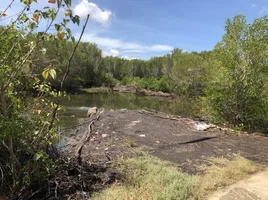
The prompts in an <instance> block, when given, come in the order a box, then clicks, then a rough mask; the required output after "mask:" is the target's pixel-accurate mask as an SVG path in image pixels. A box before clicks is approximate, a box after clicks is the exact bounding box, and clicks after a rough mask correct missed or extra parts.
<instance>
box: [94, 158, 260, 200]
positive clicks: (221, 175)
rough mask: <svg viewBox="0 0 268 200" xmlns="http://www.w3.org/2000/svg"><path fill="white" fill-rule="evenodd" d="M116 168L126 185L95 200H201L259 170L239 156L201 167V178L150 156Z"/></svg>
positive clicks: (118, 165)
mask: <svg viewBox="0 0 268 200" xmlns="http://www.w3.org/2000/svg"><path fill="white" fill-rule="evenodd" d="M115 168H117V170H118V171H119V172H120V173H121V174H123V175H124V177H125V180H124V183H123V184H120V183H119V184H114V185H113V186H112V187H111V188H108V189H106V190H105V191H103V192H102V193H97V194H95V195H94V196H93V198H92V199H93V200H102V199H105V200H187V199H192V200H193V199H196V200H197V199H198V200H202V199H206V198H207V196H208V195H209V194H211V193H212V192H214V191H216V190H217V189H218V188H221V187H225V186H228V185H231V184H233V183H235V182H237V181H239V180H241V179H244V178H245V177H247V176H248V175H249V174H252V173H255V172H257V171H259V170H260V167H259V166H258V165H256V164H254V163H253V162H251V161H249V160H247V159H245V158H243V157H241V156H239V155H232V156H230V157H229V159H226V158H210V159H209V160H208V163H207V164H206V165H203V166H201V168H202V170H203V171H204V174H203V175H199V176H191V175H188V174H185V173H182V172H180V171H179V170H178V169H177V168H176V167H174V166H173V165H172V164H170V163H168V162H166V161H162V160H159V159H158V158H155V157H152V156H148V155H141V156H136V157H133V158H129V159H126V160H118V161H117V162H116V163H115Z"/></svg>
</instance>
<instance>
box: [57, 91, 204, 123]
mask: <svg viewBox="0 0 268 200" xmlns="http://www.w3.org/2000/svg"><path fill="white" fill-rule="evenodd" d="M61 104H62V105H63V106H64V107H65V108H66V111H65V112H61V113H60V118H61V121H62V123H63V124H62V125H63V126H64V127H69V126H73V125H76V124H77V123H78V120H79V119H80V118H84V117H86V113H87V110H88V109H89V108H90V107H94V106H96V107H98V108H103V109H104V110H117V109H128V110H137V109H144V108H148V109H153V110H157V111H160V112H164V113H167V114H174V115H179V116H182V117H191V118H193V117H198V113H199V112H198V103H197V102H196V101H194V100H189V99H183V100H177V101H171V100H168V99H165V98H159V97H148V96H138V95H135V94H128V93H127V94H125V93H124V94H119V93H96V94H79V95H71V96H70V100H68V99H67V98H66V99H63V100H62V101H61Z"/></svg>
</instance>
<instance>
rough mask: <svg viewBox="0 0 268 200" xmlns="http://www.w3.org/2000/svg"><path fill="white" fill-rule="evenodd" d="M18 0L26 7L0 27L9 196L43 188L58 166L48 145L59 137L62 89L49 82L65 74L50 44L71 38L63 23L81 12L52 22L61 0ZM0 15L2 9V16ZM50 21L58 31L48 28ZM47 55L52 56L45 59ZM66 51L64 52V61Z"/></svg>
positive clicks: (0, 110) (0, 112)
mask: <svg viewBox="0 0 268 200" xmlns="http://www.w3.org/2000/svg"><path fill="white" fill-rule="evenodd" d="M21 2H22V3H23V4H25V6H26V7H25V8H23V10H22V11H21V14H20V15H19V18H18V19H17V20H15V21H11V22H10V24H8V25H7V26H4V27H0V99H1V103H0V154H1V159H0V169H1V172H2V175H3V176H2V177H1V179H2V181H1V183H0V185H1V187H0V193H1V194H6V195H7V196H9V198H10V199H24V198H28V196H29V195H30V197H31V196H32V193H33V194H37V193H35V192H36V191H38V192H39V191H41V190H42V189H44V190H45V186H48V185H47V183H48V182H49V179H50V176H51V175H52V174H53V173H54V170H55V168H56V163H57V160H56V159H54V158H53V156H52V155H53V154H52V153H51V152H52V150H51V149H50V148H52V146H51V144H52V143H53V140H54V139H55V138H56V137H57V135H56V132H57V127H56V125H57V120H55V118H56V114H57V113H56V111H57V110H59V109H60V107H59V105H57V103H55V102H57V98H58V97H59V96H60V95H61V94H62V92H58V91H56V90H54V89H53V88H52V87H51V85H52V84H53V83H54V82H59V81H58V80H62V75H63V74H62V71H61V70H58V66H57V64H59V63H58V62H54V63H53V60H55V59H57V58H58V55H57V54H58V53H57V52H58V50H57V48H55V49H52V47H54V45H50V44H57V45H62V44H63V43H67V44H70V43H69V42H67V40H69V39H71V37H72V35H71V33H70V29H69V28H68V27H67V23H68V21H69V20H72V21H74V22H75V23H77V24H79V17H78V16H72V15H69V16H65V17H64V18H63V19H62V23H61V22H60V23H59V24H55V21H54V20H55V19H56V17H57V14H58V13H60V9H61V8H62V7H63V2H62V1H61V0H58V1H57V6H53V5H51V6H48V7H44V8H43V9H41V10H35V11H34V12H32V10H31V8H32V7H31V4H32V3H33V2H35V3H37V2H36V1H34V0H21ZM55 2H56V1H54V0H49V1H48V3H50V4H54V3H55ZM64 2H65V4H66V6H67V7H69V6H70V5H71V1H70V0H66V1H64ZM12 3H13V1H12V2H11V4H12ZM10 7H11V6H10ZM7 9H8V8H7ZM2 17H4V15H3V14H1V16H0V19H1V18H2ZM41 20H44V21H46V20H47V22H48V26H47V27H45V28H44V30H42V28H41V27H39V28H38V29H37V27H38V26H39V23H40V21H41ZM53 26H54V27H56V29H57V30H56V31H57V32H56V33H55V34H50V33H48V30H49V29H50V28H51V27H53ZM69 46H70V45H69ZM48 56H50V58H51V59H46V58H47V57H48ZM67 56H68V55H65V57H64V58H63V60H64V61H65V62H63V63H64V64H66V60H67V59H66V57H67ZM36 66H38V67H36ZM58 71H59V72H61V73H59V74H58ZM58 75H60V76H58ZM48 97H49V98H48ZM55 97H57V98H55ZM48 99H49V100H48ZM56 108H57V109H56ZM2 155H3V156H2ZM33 189H34V191H33ZM35 189H36V190H35ZM33 196H34V195H33ZM33 196H32V197H33ZM30 197H29V198H30Z"/></svg>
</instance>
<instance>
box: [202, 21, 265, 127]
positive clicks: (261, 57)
mask: <svg viewBox="0 0 268 200" xmlns="http://www.w3.org/2000/svg"><path fill="white" fill-rule="evenodd" d="M267 29H268V18H267V17H263V18H260V19H256V20H255V21H254V22H253V24H247V22H246V18H245V17H244V16H236V17H234V19H233V20H230V19H229V20H227V22H226V27H225V30H226V33H225V35H224V36H223V40H222V42H220V43H218V44H217V45H216V47H215V49H214V60H215V61H214V63H213V66H212V65H211V72H210V77H209V79H208V80H209V84H208V87H207V88H206V97H205V98H204V105H205V106H206V111H207V112H208V113H209V114H210V115H211V116H212V117H213V119H214V120H215V121H217V122H221V123H229V124H234V125H235V126H238V127H241V128H245V129H249V130H256V129H258V128H261V129H267V123H268V114H267V112H266V111H267V109H268V101H267V99H268V96H267V95H268V90H267V81H268V78H267V77H268V76H267V75H268V74H267V73H268V71H267V69H268V64H267V57H268V37H267V32H265V31H264V30H267Z"/></svg>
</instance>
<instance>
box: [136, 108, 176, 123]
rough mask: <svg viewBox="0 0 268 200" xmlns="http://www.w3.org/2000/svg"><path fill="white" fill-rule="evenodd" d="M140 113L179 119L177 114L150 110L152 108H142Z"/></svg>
mask: <svg viewBox="0 0 268 200" xmlns="http://www.w3.org/2000/svg"><path fill="white" fill-rule="evenodd" d="M140 113H142V114H147V115H152V116H154V117H158V118H161V119H169V120H176V121H180V120H181V118H179V117H178V116H174V115H166V114H164V113H161V112H158V111H156V110H152V109H142V110H140Z"/></svg>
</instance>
